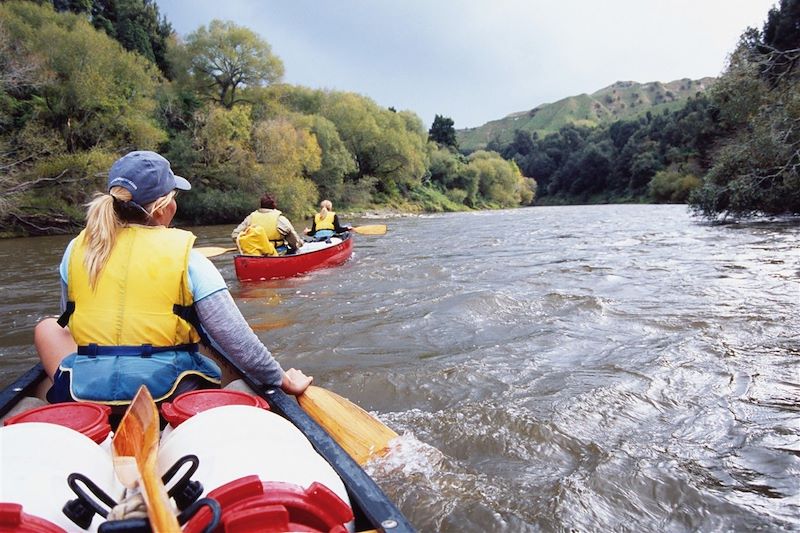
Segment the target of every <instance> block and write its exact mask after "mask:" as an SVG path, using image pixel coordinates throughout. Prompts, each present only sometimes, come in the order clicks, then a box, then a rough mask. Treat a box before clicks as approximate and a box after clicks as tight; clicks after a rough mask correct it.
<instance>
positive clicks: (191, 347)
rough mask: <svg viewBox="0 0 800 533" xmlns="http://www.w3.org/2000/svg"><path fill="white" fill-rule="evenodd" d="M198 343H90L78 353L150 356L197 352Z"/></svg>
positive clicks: (92, 355)
mask: <svg viewBox="0 0 800 533" xmlns="http://www.w3.org/2000/svg"><path fill="white" fill-rule="evenodd" d="M199 348H200V347H199V345H198V344H197V343H191V344H178V345H177V346H153V345H151V344H140V345H139V346H98V345H96V344H89V345H87V346H78V352H77V353H78V355H87V356H89V357H97V356H98V355H124V356H135V357H150V356H151V355H153V354H154V353H162V352H190V353H196V352H197V350H198V349H199Z"/></svg>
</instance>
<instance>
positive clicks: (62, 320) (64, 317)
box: [56, 302, 75, 328]
mask: <svg viewBox="0 0 800 533" xmlns="http://www.w3.org/2000/svg"><path fill="white" fill-rule="evenodd" d="M74 312H75V302H67V306H66V307H65V308H64V312H63V313H61V316H60V317H58V320H56V322H58V325H59V326H61V327H62V328H65V327H67V324H69V317H70V316H72V313H74Z"/></svg>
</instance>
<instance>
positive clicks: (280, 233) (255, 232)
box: [231, 193, 303, 255]
mask: <svg viewBox="0 0 800 533" xmlns="http://www.w3.org/2000/svg"><path fill="white" fill-rule="evenodd" d="M231 238H232V239H233V241H234V242H235V243H236V245H237V246H238V247H239V251H240V252H242V254H244V255H283V254H285V253H294V252H296V251H297V250H298V249H299V248H301V247H302V246H303V241H302V240H301V239H300V237H299V236H298V235H297V232H296V231H295V230H294V226H292V223H291V222H289V219H288V218H286V217H285V216H283V213H281V212H280V211H279V210H278V206H277V203H276V201H275V197H274V196H273V195H271V194H270V193H266V194H264V196H262V197H261V208H259V209H256V210H255V211H253V212H252V213H250V214H249V215H247V217H245V219H244V220H243V221H242V223H241V224H239V225H238V226H236V229H234V230H233V232H232V233H231Z"/></svg>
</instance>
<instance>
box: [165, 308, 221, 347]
mask: <svg viewBox="0 0 800 533" xmlns="http://www.w3.org/2000/svg"><path fill="white" fill-rule="evenodd" d="M172 312H173V313H175V314H176V315H178V316H179V317H181V318H182V319H184V320H185V321H186V322H188V323H189V324H191V325H192V327H193V328H194V329H195V331H197V334H198V335H200V342H202V343H203V346H208V347H209V348H210V347H211V341H210V340H209V338H208V335H206V332H205V330H204V329H203V327H202V325H201V324H200V317H199V316H197V309H195V307H194V304H192V305H178V304H174V305H173V306H172Z"/></svg>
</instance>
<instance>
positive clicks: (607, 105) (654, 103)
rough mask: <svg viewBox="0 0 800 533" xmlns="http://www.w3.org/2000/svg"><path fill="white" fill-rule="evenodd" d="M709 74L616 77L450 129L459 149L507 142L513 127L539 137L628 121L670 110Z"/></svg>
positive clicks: (708, 82) (705, 85) (707, 81)
mask: <svg viewBox="0 0 800 533" xmlns="http://www.w3.org/2000/svg"><path fill="white" fill-rule="evenodd" d="M714 81H715V78H702V79H700V80H691V79H688V78H684V79H682V80H675V81H671V82H669V83H661V82H657V81H656V82H650V83H637V82H634V81H618V82H617V83H614V84H613V85H609V86H608V87H605V88H603V89H600V90H599V91H596V92H594V93H592V94H580V95H577V96H570V97H567V98H563V99H561V100H559V101H557V102H553V103H551V104H542V105H539V106H537V107H535V108H533V109H531V110H530V111H522V112H518V113H512V114H510V115H508V116H506V117H504V118H501V119H499V120H493V121H491V122H487V123H486V124H484V125H483V126H479V127H477V128H467V129H460V130H456V138H457V140H458V144H459V147H460V148H461V149H462V150H463V151H465V152H471V151H474V150H483V149H485V148H486V147H487V146H488V145H489V143H494V144H505V143H509V142H511V141H512V139H513V137H514V134H515V132H516V131H517V130H520V131H524V132H527V133H531V134H532V133H536V134H538V135H539V136H544V135H547V134H550V133H555V132H557V131H558V130H559V129H561V128H563V127H564V126H568V125H572V126H587V127H596V126H601V125H606V124H610V123H612V122H614V121H617V120H629V119H633V118H638V117H640V116H644V115H645V114H646V113H647V112H648V111H649V112H650V113H651V114H660V113H663V111H664V110H665V109H666V110H670V111H674V110H676V109H679V108H680V107H682V106H683V105H684V104H685V103H686V101H687V100H688V99H689V98H691V97H695V96H697V95H698V94H699V93H702V92H704V91H706V90H707V89H709V88H710V87H711V86H712V85H713V84H714Z"/></svg>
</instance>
